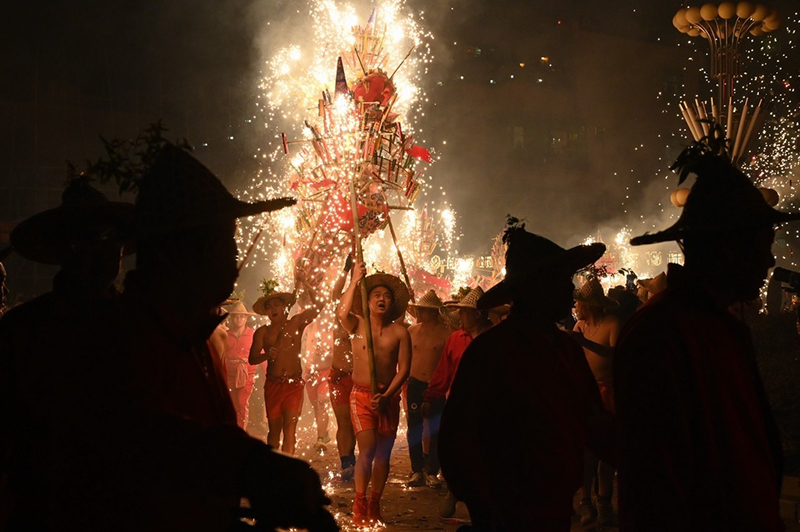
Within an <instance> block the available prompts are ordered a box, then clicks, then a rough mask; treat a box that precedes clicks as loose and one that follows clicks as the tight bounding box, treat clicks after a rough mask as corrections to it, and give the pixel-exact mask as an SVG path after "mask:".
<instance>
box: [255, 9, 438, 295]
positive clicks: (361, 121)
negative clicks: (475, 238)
mask: <svg viewBox="0 0 800 532" xmlns="http://www.w3.org/2000/svg"><path fill="white" fill-rule="evenodd" d="M401 8H402V0H396V1H387V2H384V3H383V4H381V5H380V6H379V7H376V8H373V9H372V14H371V15H370V17H369V21H368V22H367V24H366V25H364V26H361V25H358V24H357V23H356V21H357V20H358V19H357V18H356V16H355V10H354V9H353V8H352V7H351V6H341V5H338V4H336V3H335V2H333V1H330V0H322V1H318V2H315V3H313V4H312V10H311V14H312V17H313V18H314V20H315V25H314V42H313V46H314V53H313V56H309V55H306V57H305V58H303V57H302V56H303V52H302V51H301V49H300V48H299V47H288V48H286V49H284V50H282V51H281V52H280V53H279V54H277V55H276V56H275V58H274V59H273V60H272V61H271V62H270V68H271V70H272V73H271V75H270V76H268V77H267V81H265V83H264V85H263V88H264V89H265V95H266V97H267V99H268V101H269V106H270V108H271V109H272V114H273V115H274V114H275V113H280V115H281V116H280V117H281V118H282V119H284V120H285V119H290V120H291V121H292V122H293V123H294V126H291V127H295V131H294V132H293V133H289V134H286V133H281V135H280V141H281V145H282V150H281V153H280V154H281V155H283V157H284V159H283V160H284V161H286V160H287V159H288V163H287V164H285V167H286V168H287V171H286V173H285V174H283V176H282V177H281V178H280V181H281V182H280V183H279V184H278V185H277V187H274V186H273V188H277V189H278V190H280V191H281V192H282V193H286V192H288V193H290V194H291V195H293V196H294V197H296V198H298V200H299V202H298V205H297V206H296V207H295V208H294V209H291V210H290V209H286V212H285V213H281V214H280V215H276V216H271V217H264V218H263V219H260V220H257V223H256V225H253V226H251V227H245V228H244V230H243V234H242V235H241V236H242V238H241V240H240V242H242V243H243V242H247V241H248V239H249V240H250V241H252V242H253V244H252V245H251V246H250V247H249V248H248V249H247V252H246V254H245V260H246V258H247V257H249V256H250V253H251V252H252V251H254V250H261V251H264V252H265V253H266V254H267V255H268V256H270V259H271V260H270V268H271V269H272V272H273V274H274V276H275V277H276V278H278V279H279V280H280V282H281V284H282V285H288V284H291V283H292V282H294V283H295V284H297V283H296V280H297V279H299V278H302V279H304V280H305V284H307V285H310V286H311V287H313V288H317V289H319V288H323V290H317V293H318V294H319V295H324V294H325V293H327V290H324V288H328V287H330V285H332V284H333V281H334V280H335V278H336V276H337V275H336V274H335V273H334V272H335V271H337V270H338V269H340V268H341V266H342V263H343V259H344V257H345V255H347V253H348V252H349V251H350V250H352V249H354V248H355V247H356V246H355V244H359V243H360V242H361V241H362V240H364V239H367V237H370V236H371V235H375V233H379V234H378V235H375V236H374V237H373V238H370V239H369V240H368V241H367V242H366V244H365V248H364V260H365V261H367V262H368V264H370V265H374V266H375V267H377V268H380V269H383V270H386V271H394V272H398V273H402V274H403V275H404V276H405V281H406V282H407V283H408V282H409V278H408V274H407V269H406V262H408V264H409V270H410V271H412V273H413V272H414V271H416V269H417V266H416V265H417V264H418V263H422V262H424V260H425V257H424V256H423V255H425V254H426V250H425V249H423V247H421V246H416V245H415V244H414V242H416V238H415V237H413V236H412V235H414V234H415V233H416V232H417V230H418V229H419V220H418V218H419V216H417V215H416V213H415V212H414V211H413V209H414V205H415V202H416V200H417V198H418V196H419V195H420V192H421V191H423V190H424V189H425V182H424V178H423V175H422V170H424V168H425V167H426V166H427V164H424V163H423V164H422V165H421V164H420V161H424V162H425V163H432V162H433V158H432V156H431V153H430V152H429V151H428V150H427V149H425V148H424V147H422V146H419V145H417V144H415V140H414V135H413V133H412V131H411V128H410V127H408V121H407V120H406V118H405V116H406V115H407V114H409V112H410V111H411V110H412V108H413V105H414V102H415V101H417V100H418V99H419V97H420V96H421V95H422V94H423V93H422V91H421V90H420V89H419V88H418V87H416V86H415V84H414V81H415V80H416V79H417V78H418V77H419V71H420V70H424V66H422V65H423V64H424V63H427V62H428V61H429V51H428V48H427V45H426V44H425V43H424V42H423V39H424V37H425V36H426V34H424V33H423V32H422V31H421V30H420V28H419V26H418V24H417V23H416V22H415V21H414V20H413V19H412V18H411V17H410V16H405V17H404V16H402V15H400V12H401ZM303 59H304V60H305V62H303ZM309 63H311V64H309ZM404 70H406V72H404ZM409 70H410V71H411V73H410V74H409V72H408V71H409ZM334 75H335V77H334ZM331 89H332V90H331ZM292 108H294V109H300V110H301V112H297V113H293V112H292V111H290V110H288V109H292ZM276 181H277V180H276ZM254 189H255V190H257V192H253V191H252V190H251V191H250V192H247V191H246V192H245V195H248V194H251V195H254V196H259V195H261V194H264V193H265V191H266V192H273V191H274V190H270V186H269V185H265V184H264V183H263V182H262V183H258V184H256V185H255V187H254ZM354 210H355V212H356V216H354V215H353V211H354ZM398 212H402V213H404V216H402V219H401V221H400V226H399V227H397V226H395V225H393V224H392V222H393V219H392V218H393V217H392V214H393V213H394V214H397V213H398ZM386 228H388V229H389V230H390V233H391V237H392V243H391V244H388V243H387V242H386V236H385V234H384V233H385V232H384V231H383V229H386ZM396 228H397V232H396V231H395V229H396ZM264 229H269V233H270V234H271V235H272V236H273V242H272V245H271V246H269V248H271V249H272V250H274V251H267V250H266V249H265V248H262V247H260V245H259V244H257V240H258V236H259V235H260V233H261V231H263V230H264ZM248 233H249V234H248ZM276 235H277V237H276ZM398 236H399V237H400V238H399V239H398ZM398 240H399V241H401V242H405V244H403V245H402V247H403V251H402V253H401V249H400V247H401V246H399V245H398ZM276 244H277V245H276ZM387 244H388V245H387ZM389 246H391V247H389ZM392 248H393V249H392ZM427 253H428V254H429V253H430V251H428V252H427ZM390 257H391V258H390ZM404 259H405V260H404ZM243 262H244V261H243Z"/></svg>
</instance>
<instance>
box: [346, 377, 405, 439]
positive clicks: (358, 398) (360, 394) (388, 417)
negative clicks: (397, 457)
mask: <svg viewBox="0 0 800 532" xmlns="http://www.w3.org/2000/svg"><path fill="white" fill-rule="evenodd" d="M350 418H351V419H352V420H353V430H354V431H355V433H356V434H358V433H359V432H361V431H362V430H377V431H378V434H380V435H381V436H396V435H397V426H398V425H399V424H400V395H399V394H395V395H394V397H392V398H391V399H390V400H389V407H388V409H387V411H386V412H383V413H380V414H379V413H378V411H377V410H375V409H374V408H372V390H370V389H369V388H366V387H364V386H360V385H358V384H353V391H352V392H350Z"/></svg>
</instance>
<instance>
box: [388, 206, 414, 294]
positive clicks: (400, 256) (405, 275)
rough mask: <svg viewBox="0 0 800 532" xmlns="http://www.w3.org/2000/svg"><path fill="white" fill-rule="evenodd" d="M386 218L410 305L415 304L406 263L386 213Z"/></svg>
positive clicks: (390, 219) (390, 218)
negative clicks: (409, 296)
mask: <svg viewBox="0 0 800 532" xmlns="http://www.w3.org/2000/svg"><path fill="white" fill-rule="evenodd" d="M386 218H387V219H388V220H389V231H391V233H392V240H394V249H396V250H397V258H398V259H400V271H401V272H403V279H405V280H406V286H407V287H408V293H409V294H411V303H416V301H414V292H413V291H412V290H411V279H409V278H408V272H407V271H406V261H404V260H403V254H402V253H400V246H398V245H397V235H395V234H394V226H393V225H392V217H391V216H389V214H388V213H387V214H386Z"/></svg>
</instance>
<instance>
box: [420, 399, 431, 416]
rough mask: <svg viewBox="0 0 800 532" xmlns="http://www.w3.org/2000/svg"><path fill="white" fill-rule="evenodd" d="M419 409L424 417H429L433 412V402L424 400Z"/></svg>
mask: <svg viewBox="0 0 800 532" xmlns="http://www.w3.org/2000/svg"><path fill="white" fill-rule="evenodd" d="M419 411H420V412H422V417H424V418H427V417H428V415H429V414H430V413H431V404H430V403H429V402H428V401H423V402H422V404H421V405H420V407H419Z"/></svg>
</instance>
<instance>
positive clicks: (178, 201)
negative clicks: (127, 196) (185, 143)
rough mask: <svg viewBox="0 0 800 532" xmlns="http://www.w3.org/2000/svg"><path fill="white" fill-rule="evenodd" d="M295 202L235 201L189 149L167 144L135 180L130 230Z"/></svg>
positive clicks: (216, 219)
mask: <svg viewBox="0 0 800 532" xmlns="http://www.w3.org/2000/svg"><path fill="white" fill-rule="evenodd" d="M295 203H296V201H295V200H294V199H292V198H278V199H274V200H267V201H257V202H255V203H247V202H244V201H240V200H238V199H236V198H234V197H233V196H232V195H231V194H230V192H228V190H227V189H226V188H225V186H224V185H223V184H222V183H221V182H220V180H219V179H217V177H216V176H215V175H214V174H213V173H211V171H210V170H209V169H208V168H206V167H205V166H203V165H202V164H201V163H200V161H198V160H197V159H195V158H194V157H192V155H191V154H190V153H189V152H187V151H186V150H184V149H182V148H179V147H177V146H174V145H172V144H167V145H166V146H164V147H163V148H162V149H161V151H160V153H159V154H158V156H157V158H156V160H155V162H154V163H153V165H152V166H151V167H150V168H149V170H148V172H147V173H146V174H145V175H144V176H143V177H142V179H141V181H140V182H139V193H138V195H137V197H136V217H135V231H136V234H137V236H144V235H156V234H163V233H168V232H174V231H180V230H186V229H193V228H198V227H203V226H207V225H214V224H217V223H220V222H225V221H228V220H233V219H236V218H241V217H244V216H254V215H256V214H260V213H262V212H269V211H275V210H278V209H282V208H284V207H288V206H290V205H294V204H295Z"/></svg>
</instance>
